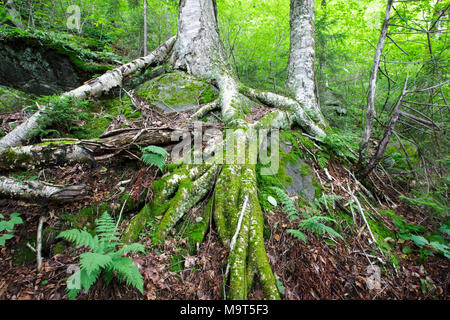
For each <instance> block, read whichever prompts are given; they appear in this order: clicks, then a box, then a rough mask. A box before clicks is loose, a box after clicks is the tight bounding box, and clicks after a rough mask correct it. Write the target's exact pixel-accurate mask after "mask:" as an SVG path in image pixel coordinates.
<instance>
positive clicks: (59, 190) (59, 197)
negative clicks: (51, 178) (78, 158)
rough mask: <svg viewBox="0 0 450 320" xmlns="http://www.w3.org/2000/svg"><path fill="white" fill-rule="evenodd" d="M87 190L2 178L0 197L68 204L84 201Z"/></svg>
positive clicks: (79, 187)
mask: <svg viewBox="0 0 450 320" xmlns="http://www.w3.org/2000/svg"><path fill="white" fill-rule="evenodd" d="M86 193H87V189H86V186H84V185H75V186H67V187H62V186H54V185H50V184H46V183H43V182H40V181H20V180H17V179H13V178H7V177H0V196H2V197H5V198H12V199H22V200H31V201H48V200H50V201H56V202H68V201H74V200H80V199H83V198H84V197H85V196H86Z"/></svg>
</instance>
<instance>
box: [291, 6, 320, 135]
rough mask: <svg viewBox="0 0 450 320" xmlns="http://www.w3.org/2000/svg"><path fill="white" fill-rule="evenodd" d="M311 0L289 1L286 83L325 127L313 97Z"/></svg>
mask: <svg viewBox="0 0 450 320" xmlns="http://www.w3.org/2000/svg"><path fill="white" fill-rule="evenodd" d="M314 18H315V13H314V0H291V12H290V25H291V35H290V40H291V42H290V50H289V63H288V69H287V71H288V77H287V82H286V84H287V86H288V87H289V89H290V91H291V94H292V96H293V97H294V98H295V99H296V100H297V101H298V102H299V103H300V104H301V105H302V107H303V108H304V109H305V110H307V111H308V112H309V113H310V115H311V116H312V118H313V119H314V120H316V121H317V122H318V124H320V125H322V126H325V119H324V117H323V115H322V112H321V111H320V107H319V104H318V97H317V96H316V84H315V71H314V59H315V48H314Z"/></svg>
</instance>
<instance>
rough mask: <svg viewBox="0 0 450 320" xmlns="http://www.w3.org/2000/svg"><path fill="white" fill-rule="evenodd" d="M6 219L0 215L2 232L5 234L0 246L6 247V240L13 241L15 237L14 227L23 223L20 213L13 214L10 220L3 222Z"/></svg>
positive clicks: (1, 238) (0, 240) (0, 236)
mask: <svg viewBox="0 0 450 320" xmlns="http://www.w3.org/2000/svg"><path fill="white" fill-rule="evenodd" d="M4 218H5V217H4V216H3V215H2V214H0V232H5V233H4V234H2V235H0V246H4V245H5V243H6V240H9V239H12V238H13V237H14V234H13V231H14V227H15V226H16V225H18V224H22V223H23V220H22V218H21V217H20V213H18V212H14V213H11V215H10V217H9V220H3V219H4Z"/></svg>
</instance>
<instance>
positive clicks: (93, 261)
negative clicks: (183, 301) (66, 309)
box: [57, 211, 145, 299]
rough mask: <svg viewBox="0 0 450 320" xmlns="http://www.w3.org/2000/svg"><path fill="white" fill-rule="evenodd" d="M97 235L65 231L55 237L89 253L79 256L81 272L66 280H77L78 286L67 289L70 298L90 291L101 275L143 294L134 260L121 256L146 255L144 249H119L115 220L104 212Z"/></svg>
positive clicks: (125, 247)
mask: <svg viewBox="0 0 450 320" xmlns="http://www.w3.org/2000/svg"><path fill="white" fill-rule="evenodd" d="M96 232H97V234H96V235H95V236H92V235H91V234H90V233H89V232H87V231H86V230H78V229H72V230H66V231H63V232H61V233H60V234H59V235H58V237H57V238H64V239H66V240H68V241H71V242H74V243H75V245H76V246H85V247H86V248H89V249H90V250H91V252H85V253H82V254H81V255H80V266H81V268H80V270H79V271H77V272H76V273H74V274H73V275H72V276H71V277H70V278H69V283H71V284H74V283H76V280H77V279H79V280H80V284H81V287H80V288H77V287H74V286H68V297H69V299H75V298H76V297H77V296H78V294H79V293H80V290H81V289H84V290H85V291H86V292H89V289H90V287H91V286H92V285H93V284H94V283H95V282H96V281H97V280H98V278H99V277H100V275H103V277H104V279H105V280H106V282H107V283H109V282H110V281H111V279H112V278H113V277H114V276H117V278H118V279H119V280H120V281H126V284H127V285H131V286H133V287H135V288H137V289H138V290H139V291H140V292H141V293H142V292H143V278H142V275H141V274H140V272H139V270H138V268H137V267H136V266H134V265H133V260H131V259H130V258H128V257H124V256H123V255H124V254H126V253H128V252H132V253H136V252H141V253H145V248H144V246H143V245H141V244H140V243H133V244H129V245H124V246H122V247H121V248H120V249H117V247H118V246H119V245H120V241H119V232H118V229H117V227H116V225H115V222H114V219H113V218H112V217H111V216H110V215H109V214H108V212H106V211H105V212H104V213H103V215H102V216H101V217H100V218H99V219H98V220H97V228H96Z"/></svg>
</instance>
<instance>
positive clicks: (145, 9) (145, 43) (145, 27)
mask: <svg viewBox="0 0 450 320" xmlns="http://www.w3.org/2000/svg"><path fill="white" fill-rule="evenodd" d="M146 55H147V0H144V56H146Z"/></svg>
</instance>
